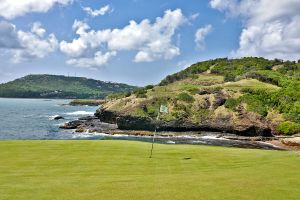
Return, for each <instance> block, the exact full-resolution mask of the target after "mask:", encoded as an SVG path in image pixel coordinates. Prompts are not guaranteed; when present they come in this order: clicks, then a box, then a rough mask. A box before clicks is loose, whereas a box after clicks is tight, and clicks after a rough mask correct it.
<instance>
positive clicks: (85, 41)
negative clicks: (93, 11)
mask: <svg viewBox="0 0 300 200" xmlns="http://www.w3.org/2000/svg"><path fill="white" fill-rule="evenodd" d="M185 22H186V18H185V16H183V14H182V12H181V10H180V9H177V10H174V11H171V10H167V11H165V14H164V16H163V17H158V18H156V21H155V22H154V23H151V22H150V21H149V20H148V19H144V20H142V21H141V22H140V23H137V22H135V21H130V22H129V24H128V25H127V26H125V27H123V28H121V29H104V30H92V29H91V28H90V27H89V26H88V25H87V24H86V23H84V22H81V21H77V20H76V21H75V22H74V25H73V29H74V30H75V32H76V34H77V35H78V36H79V37H78V38H75V39H73V41H71V42H66V41H62V42H61V43H60V50H61V51H62V52H63V53H65V54H66V55H68V56H69V57H72V60H73V61H74V59H78V60H79V59H81V58H84V59H85V60H86V59H87V58H90V59H92V60H93V59H95V57H96V54H95V52H99V51H102V52H103V51H107V52H118V51H131V50H133V51H137V53H136V56H135V58H134V59H133V60H134V61H135V62H151V61H154V60H159V59H172V58H173V57H175V56H177V55H179V54H180V49H179V48H178V47H177V46H176V45H175V44H173V36H174V35H175V31H176V30H177V29H178V28H179V27H180V26H181V25H182V24H183V23H185ZM104 55H105V54H104ZM110 57H111V56H110ZM108 60H109V59H105V61H108ZM68 63H69V64H71V63H74V62H68ZM84 63H85V64H87V65H88V64H89V62H84ZM96 63H97V64H98V66H101V65H104V64H106V62H96ZM87 67H88V66H87ZM93 67H94V66H93Z"/></svg>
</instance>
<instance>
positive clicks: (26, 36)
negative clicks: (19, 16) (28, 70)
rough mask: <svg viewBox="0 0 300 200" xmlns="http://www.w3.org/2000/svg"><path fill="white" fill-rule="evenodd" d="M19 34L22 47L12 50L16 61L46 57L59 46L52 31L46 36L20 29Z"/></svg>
mask: <svg viewBox="0 0 300 200" xmlns="http://www.w3.org/2000/svg"><path fill="white" fill-rule="evenodd" d="M17 34H18V39H19V42H20V44H21V46H22V48H21V49H16V50H13V51H12V53H13V62H15V63H20V62H24V61H31V60H32V59H36V58H44V57H46V56H47V55H48V54H49V53H51V52H54V51H55V50H56V49H57V47H58V41H57V39H56V37H55V35H54V34H52V33H51V34H49V35H48V37H46V38H45V37H42V36H41V35H39V34H37V33H34V32H24V31H18V32H17Z"/></svg>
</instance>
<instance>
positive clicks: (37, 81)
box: [0, 74, 136, 98]
mask: <svg viewBox="0 0 300 200" xmlns="http://www.w3.org/2000/svg"><path fill="white" fill-rule="evenodd" d="M135 88H136V87H134V86H130V85H126V84H121V83H111V82H103V81H98V80H93V79H87V78H83V77H66V76H57V75H47V74H43V75H28V76H25V77H23V78H19V79H16V80H14V81H11V82H8V83H4V84H0V97H13V98H104V97H106V96H107V95H109V94H111V93H115V92H117V93H119V92H126V91H131V90H133V89H135Z"/></svg>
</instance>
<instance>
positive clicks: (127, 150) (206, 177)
mask: <svg viewBox="0 0 300 200" xmlns="http://www.w3.org/2000/svg"><path fill="white" fill-rule="evenodd" d="M150 145H151V144H149V143H140V142H129V141H0V199H1V200H2V199H13V200H18V199H22V200H23V199H30V200H32V199H37V200H46V199H51V200H56V199H57V200H58V199H59V200H61V199H63V200H68V199H70V200H76V199H84V200H89V199H91V200H98V199H100V200H102V199H103V200H110V199H115V200H129V199H130V200H134V199H137V200H144V199H149V200H150V199H151V200H160V199H163V200H168V199H170V200H176V199H178V200H185V199H186V200H191V199H197V200H201V199H205V200H207V199H222V200H226V199H249V200H253V199H255V200H259V199H262V200H267V199H272V200H276V199H280V200H282V199H289V200H292V199H295V200H296V199H297V200H298V199H299V197H300V173H299V169H300V154H299V153H296V152H280V151H262V150H246V149H235V148H222V147H209V146H187V145H155V149H154V157H153V158H152V159H149V158H148V154H149V150H150ZM184 158H191V159H184Z"/></svg>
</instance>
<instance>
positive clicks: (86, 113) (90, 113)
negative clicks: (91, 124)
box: [66, 111, 94, 115]
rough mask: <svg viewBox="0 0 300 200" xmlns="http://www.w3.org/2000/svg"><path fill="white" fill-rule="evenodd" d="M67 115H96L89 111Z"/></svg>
mask: <svg viewBox="0 0 300 200" xmlns="http://www.w3.org/2000/svg"><path fill="white" fill-rule="evenodd" d="M66 115H94V113H93V112H87V111H76V112H69V113H66Z"/></svg>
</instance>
